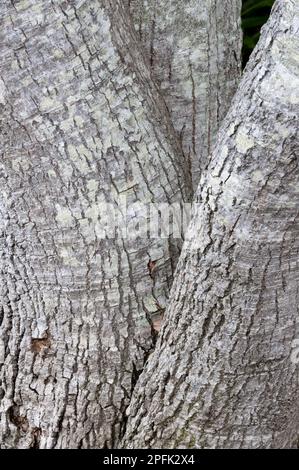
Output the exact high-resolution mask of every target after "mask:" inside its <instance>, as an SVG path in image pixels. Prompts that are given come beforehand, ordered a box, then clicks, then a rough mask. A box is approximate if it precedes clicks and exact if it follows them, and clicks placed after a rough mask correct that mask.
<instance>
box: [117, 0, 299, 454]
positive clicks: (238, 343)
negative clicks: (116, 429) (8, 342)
mask: <svg viewBox="0 0 299 470" xmlns="http://www.w3.org/2000/svg"><path fill="white" fill-rule="evenodd" d="M298 25H299V4H298V0H288V1H285V0H277V1H276V3H275V6H274V8H273V11H272V14H271V18H270V20H269V22H268V24H267V26H266V27H264V29H263V33H262V37H261V40H260V42H259V44H258V46H257V48H256V51H255V52H254V53H253V56H252V57H251V60H250V63H249V65H248V66H247V68H246V72H245V76H244V79H243V80H242V82H241V85H240V87H239V90H238V92H237V94H236V97H235V99H234V102H233V106H232V108H231V110H230V112H229V115H228V117H227V119H226V120H225V123H224V124H223V126H222V128H221V131H220V134H219V137H218V141H217V145H216V147H215V151H214V153H213V156H212V159H211V162H210V165H209V168H208V172H207V173H206V174H205V175H203V177H202V178H201V181H200V184H199V188H198V192H197V199H196V200H197V203H196V204H195V209H194V217H193V219H192V222H191V225H190V228H189V230H188V237H187V238H188V239H187V241H186V242H185V244H184V248H183V252H182V255H181V258H180V261H179V265H178V269H177V273H176V278H175V282H174V286H173V289H172V293H171V300H170V305H169V308H168V310H167V314H166V319H165V323H164V327H163V328H162V331H161V336H160V338H159V340H158V343H157V347H156V349H155V351H154V353H153V354H152V355H151V356H150V358H149V361H148V363H147V365H146V367H145V369H144V371H143V373H142V375H141V376H140V378H139V381H138V384H137V386H136V389H135V391H134V395H133V399H132V402H131V405H130V408H129V410H128V414H129V421H128V425H127V433H126V437H125V440H124V445H125V446H127V447H147V448H157V447H158V448H161V447H170V448H177V447H179V448H180V447H182V448H184V447H192V448H245V447H248V448H287V447H295V446H296V444H297V442H298V435H299V401H298V396H299V394H298V364H297V365H296V364H295V363H294V362H295V361H292V354H291V351H292V342H293V340H294V339H295V338H298V337H299V311H298V305H299V265H298V252H299V204H298V197H299V185H298V176H299V171H298V131H297V124H298V123H297V117H298V89H299V64H298V46H299V34H298V31H299V28H298ZM296 152H297V153H296Z"/></svg>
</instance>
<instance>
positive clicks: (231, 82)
mask: <svg viewBox="0 0 299 470" xmlns="http://www.w3.org/2000/svg"><path fill="white" fill-rule="evenodd" d="M126 1H127V2H128V3H129V6H130V9H131V11H132V13H133V17H134V21H135V27H136V29H137V31H138V34H139V37H140V39H141V40H142V42H143V44H144V46H145V49H146V52H147V57H148V59H149V61H150V64H151V69H152V74H153V76H154V77H155V79H156V80H157V81H158V83H159V84H160V88H161V90H162V93H163V95H164V98H165V100H166V103H167V105H168V108H169V110H170V113H171V116H172V120H173V123H174V126H175V128H176V130H177V132H178V134H179V136H180V138H181V141H182V144H183V149H184V155H185V159H186V165H187V166H188V167H189V168H190V175H191V178H192V181H193V188H194V190H196V188H197V186H198V181H199V175H200V170H201V169H202V168H203V167H204V166H205V165H206V163H207V157H208V155H209V154H210V152H211V149H212V146H213V143H214V140H215V137H216V133H217V130H218V128H219V124H220V122H221V121H222V119H223V118H224V116H225V114H226V112H227V110H228V107H229V106H230V104H231V99H232V97H233V95H234V93H235V90H236V87H237V85H238V83H239V78H240V65H241V43H242V41H241V37H242V35H241V25H240V18H241V16H240V12H241V3H242V2H241V0H233V1H232V0H222V1H219V0H204V1H198V0H187V1H186V0H185V1H182V0H126Z"/></svg>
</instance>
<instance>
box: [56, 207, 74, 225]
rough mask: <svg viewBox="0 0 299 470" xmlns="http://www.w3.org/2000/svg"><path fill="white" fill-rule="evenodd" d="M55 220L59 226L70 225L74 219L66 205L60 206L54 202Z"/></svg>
mask: <svg viewBox="0 0 299 470" xmlns="http://www.w3.org/2000/svg"><path fill="white" fill-rule="evenodd" d="M56 211H57V214H56V221H57V223H58V225H60V226H61V227H70V226H72V225H73V222H74V219H73V216H72V214H71V211H70V210H69V209H68V208H67V207H61V206H60V205H59V204H56Z"/></svg>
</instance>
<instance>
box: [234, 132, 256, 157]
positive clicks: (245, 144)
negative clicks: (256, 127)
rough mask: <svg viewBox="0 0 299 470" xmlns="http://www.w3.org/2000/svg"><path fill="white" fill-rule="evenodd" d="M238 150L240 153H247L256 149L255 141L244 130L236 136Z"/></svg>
mask: <svg viewBox="0 0 299 470" xmlns="http://www.w3.org/2000/svg"><path fill="white" fill-rule="evenodd" d="M236 145H237V150H238V152H240V153H243V154H245V153H247V152H248V150H250V149H251V148H252V147H254V140H253V139H252V138H251V137H250V136H249V135H248V134H247V133H246V131H245V130H244V129H241V130H239V131H238V134H237V136H236Z"/></svg>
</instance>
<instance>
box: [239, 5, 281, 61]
mask: <svg viewBox="0 0 299 470" xmlns="http://www.w3.org/2000/svg"><path fill="white" fill-rule="evenodd" d="M273 3H274V0H243V8H242V27H243V31H244V45H243V66H245V65H246V63H247V61H248V59H249V56H250V54H251V52H252V50H253V49H254V47H255V45H256V43H257V42H258V40H259V37H260V30H261V27H262V26H263V24H264V23H266V21H267V20H268V18H269V15H270V11H271V7H272V5H273Z"/></svg>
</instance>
